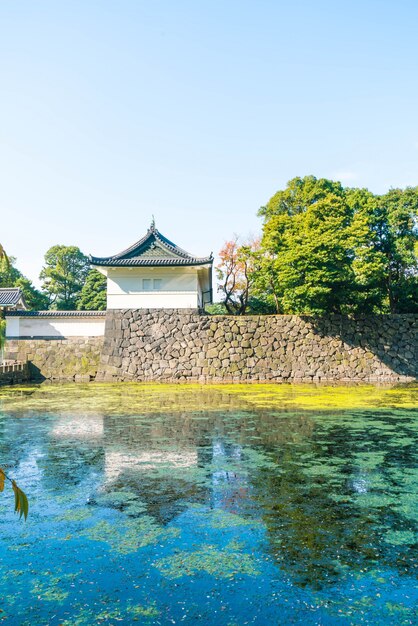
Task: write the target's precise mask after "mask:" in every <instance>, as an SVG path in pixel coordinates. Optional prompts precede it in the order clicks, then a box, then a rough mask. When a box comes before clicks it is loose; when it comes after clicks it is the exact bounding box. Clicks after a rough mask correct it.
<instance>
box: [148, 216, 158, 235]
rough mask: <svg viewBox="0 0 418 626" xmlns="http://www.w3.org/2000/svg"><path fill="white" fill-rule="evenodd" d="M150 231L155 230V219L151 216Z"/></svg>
mask: <svg viewBox="0 0 418 626" xmlns="http://www.w3.org/2000/svg"><path fill="white" fill-rule="evenodd" d="M149 229H150V230H151V231H154V230H157V229H156V227H155V217H154V215H152V220H151V226H150V228H149Z"/></svg>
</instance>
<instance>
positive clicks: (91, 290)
mask: <svg viewBox="0 0 418 626" xmlns="http://www.w3.org/2000/svg"><path fill="white" fill-rule="evenodd" d="M77 309H79V310H82V311H104V310H105V309H106V276H103V274H101V273H100V272H98V271H97V270H95V269H92V270H90V271H89V273H88V275H87V278H86V282H85V283H84V285H83V288H82V290H81V292H80V297H79V299H78V301H77Z"/></svg>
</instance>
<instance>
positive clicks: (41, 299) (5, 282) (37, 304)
mask: <svg viewBox="0 0 418 626" xmlns="http://www.w3.org/2000/svg"><path fill="white" fill-rule="evenodd" d="M0 287H20V288H21V290H22V293H23V295H24V298H25V302H26V304H27V306H28V308H29V309H32V310H44V309H47V308H48V298H47V296H46V295H45V294H43V293H42V292H41V291H39V290H38V289H36V287H34V285H33V283H32V282H31V281H30V280H29V278H26V276H24V275H23V274H22V272H20V270H18V269H17V267H16V266H15V259H14V257H10V258H9V259H7V261H6V260H5V259H3V260H1V261H0Z"/></svg>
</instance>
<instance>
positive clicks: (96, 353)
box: [5, 337, 103, 382]
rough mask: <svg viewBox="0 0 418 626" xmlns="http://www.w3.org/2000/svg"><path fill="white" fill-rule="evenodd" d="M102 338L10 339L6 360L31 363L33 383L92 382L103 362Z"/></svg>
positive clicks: (30, 370) (7, 343)
mask: <svg viewBox="0 0 418 626" xmlns="http://www.w3.org/2000/svg"><path fill="white" fill-rule="evenodd" d="M102 346H103V337H68V338H66V339H56V338H48V339H9V340H8V341H7V342H6V350H5V359H8V360H9V359H10V360H17V361H22V362H26V361H28V365H29V372H30V377H31V379H32V380H45V379H47V380H61V381H64V380H65V381H72V380H73V381H76V382H89V381H90V380H94V378H95V377H96V373H97V368H98V365H99V361H100V354H101V350H102Z"/></svg>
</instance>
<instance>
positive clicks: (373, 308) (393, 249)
mask: <svg viewBox="0 0 418 626" xmlns="http://www.w3.org/2000/svg"><path fill="white" fill-rule="evenodd" d="M417 209H418V188H407V189H405V190H401V189H392V190H390V191H389V192H388V193H387V194H385V195H382V196H376V195H373V194H372V193H371V192H369V191H368V190H365V189H347V188H344V187H342V185H341V184H340V183H338V182H334V181H331V180H327V179H317V178H315V177H314V176H307V177H305V178H294V179H293V180H291V181H290V182H289V183H288V185H287V187H286V189H284V190H281V191H278V192H277V193H276V194H275V195H274V196H273V197H272V198H271V199H270V201H269V202H268V203H267V205H266V206H265V207H262V208H261V209H260V212H259V214H260V215H261V216H262V217H263V218H264V224H263V237H262V250H261V254H260V256H259V258H260V261H259V264H258V268H257V272H256V276H255V278H254V288H255V290H256V291H257V290H258V292H259V293H261V294H264V297H265V298H267V299H268V300H269V301H270V302H272V303H274V306H275V309H276V311H277V312H281V313H297V314H302V313H309V314H319V315H321V314H324V313H359V312H361V313H369V312H392V313H398V312H399V313H400V312H416V311H418V266H417V255H416V247H417V215H418V212H417Z"/></svg>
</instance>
